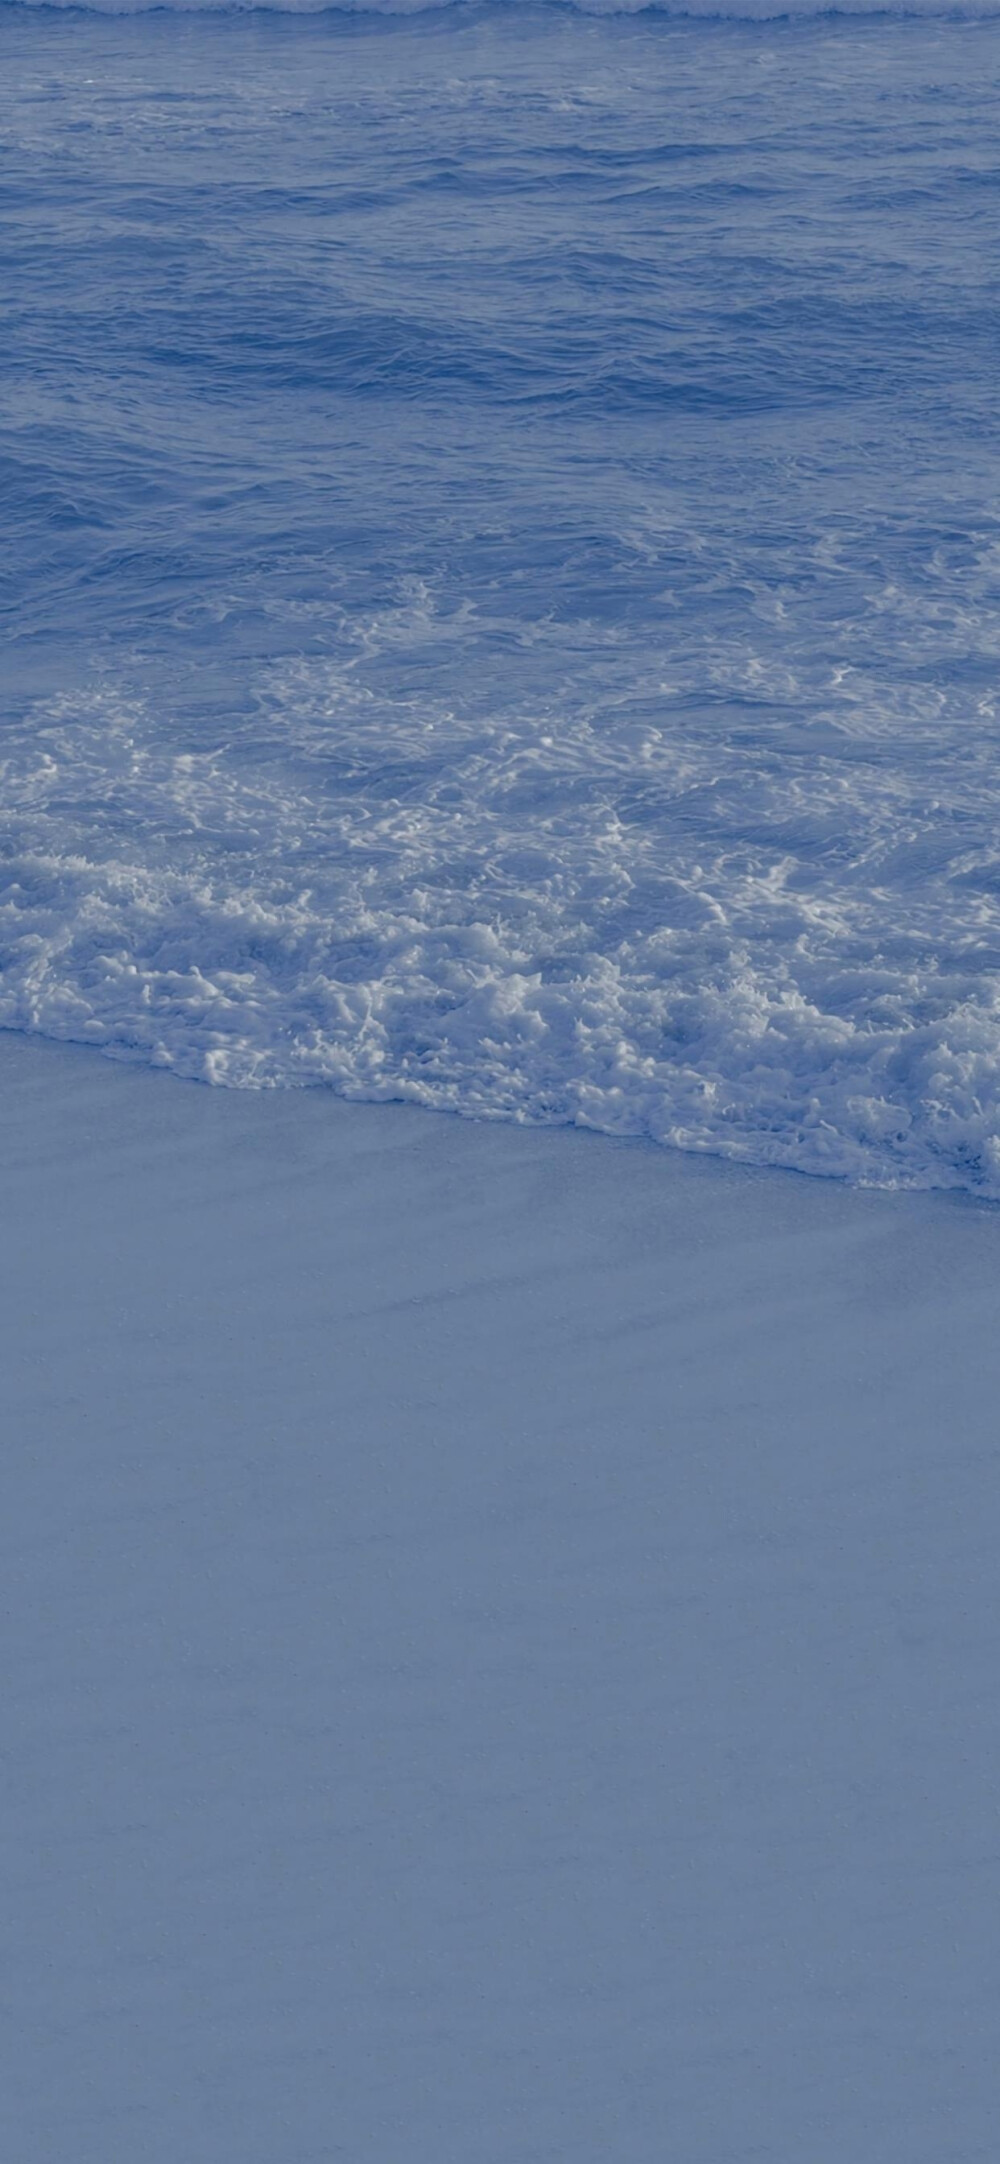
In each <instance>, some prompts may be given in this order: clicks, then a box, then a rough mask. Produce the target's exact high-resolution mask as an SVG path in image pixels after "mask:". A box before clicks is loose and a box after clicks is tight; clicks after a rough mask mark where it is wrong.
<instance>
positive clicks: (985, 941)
mask: <svg viewBox="0 0 1000 2164" xmlns="http://www.w3.org/2000/svg"><path fill="white" fill-rule="evenodd" d="M998 53H1000V44H998V38H997V24H996V22H995V21H993V22H989V21H986V22H976V21H973V20H968V21H962V20H958V19H950V20H944V19H942V20H935V19H934V18H925V19H920V18H912V17H911V18H906V17H903V18H900V19H895V20H892V19H879V18H877V17H871V18H862V17H855V18H853V19H839V20H838V19H836V18H832V17H813V18H808V17H806V18H802V19H799V20H794V21H788V20H785V21H773V22H757V21H748V20H743V21H739V20H729V21H701V22H698V21H682V20H673V19H671V18H670V17H669V16H667V15H663V14H656V13H652V12H650V13H637V14H636V13H632V14H630V13H627V12H626V13H625V14H619V15H613V14H612V15H601V14H594V15H592V14H587V13H586V12H579V11H576V12H574V11H573V10H571V9H561V8H557V7H554V6H553V7H549V8H547V9H546V8H542V9H537V10H536V9H533V8H530V7H524V6H519V5H516V4H513V5H505V6H503V7H493V8H492V9H485V10H484V9H478V10H470V9H467V8H466V7H464V6H462V5H452V6H451V7H448V8H444V9H441V10H431V11H429V12H425V13H416V14H414V13H405V12H404V13H403V14H402V15H400V16H396V17H386V16H383V15H379V14H377V13H368V14H365V13H362V14H356V15H350V14H336V13H329V14H323V15H308V14H305V15H303V14H284V15H283V14H267V13H258V14H252V13H251V14H247V13H244V14H228V13H224V12H215V13H208V14H204V15H194V14H186V13H183V12H177V11H170V12H159V13H156V14H147V15H142V14H139V15H131V16H118V17H116V18H109V17H107V16H102V15H100V14H87V13H60V12H57V11H53V10H49V9H44V8H42V9H38V8H33V7H28V8H11V7H0V61H2V65H0V121H2V137H3V155H4V161H5V168H6V192H7V207H8V218H9V223H8V226H7V232H6V240H5V250H6V263H5V268H4V274H3V290H4V294H5V297H6V302H7V320H6V327H5V333H4V339H3V349H2V374H3V386H2V398H3V405H2V422H3V433H2V452H3V505H4V512H3V549H4V558H5V564H4V570H5V579H4V589H3V598H4V607H5V621H6V628H7V633H8V642H7V648H6V652H7V660H6V665H5V676H4V690H3V717H2V733H0V752H2V805H0V966H2V976H0V1022H2V1023H4V1024H6V1025H7V1026H10V1027H14V1028H19V1029H31V1030H37V1031H41V1032H43V1033H45V1034H47V1035H49V1036H53V1037H69V1038H78V1039H82V1040H90V1041H93V1042H94V1043H95V1044H97V1045H101V1046H103V1047H105V1048H106V1049H108V1050H110V1051H113V1052H116V1053H117V1054H119V1055H125V1056H133V1057H141V1058H148V1059H151V1060H154V1061H157V1062H159V1063H161V1064H167V1065H171V1066H174V1067H175V1068H176V1069H177V1070H178V1071H179V1072H181V1073H183V1074H186V1075H194V1076H202V1077H206V1078H208V1079H211V1080H214V1081H218V1082H228V1083H239V1084H259V1083H270V1084H287V1083H292V1082H306V1081H309V1082H319V1081H325V1082H329V1083H332V1084H333V1085H334V1086H335V1087H336V1088H337V1089H339V1090H341V1091H342V1092H344V1093H346V1094H348V1095H353V1096H364V1097H409V1098H413V1099H419V1100H423V1101H425V1102H427V1103H430V1104H436V1105H444V1106H453V1107H454V1108H456V1109H458V1110H460V1111H463V1112H466V1113H475V1114H480V1115H506V1116H514V1117H517V1118H524V1119H531V1120H575V1121H580V1122H584V1123H588V1124H590V1125H593V1126H595V1127H600V1128H605V1129H609V1130H612V1131H615V1132H619V1133H630V1134H635V1133H644V1134H649V1135H653V1136H655V1137H657V1138H659V1139H662V1140H664V1141H667V1142H673V1143H678V1144H681V1145H683V1146H685V1147H688V1148H699V1149H708V1150H714V1151H721V1152H724V1153H726V1154H728V1155H731V1156H737V1157H742V1158H745V1159H748V1160H751V1161H756V1162H771V1163H780V1164H785V1165H792V1166H798V1167H800V1168H802V1169H805V1170H809V1171H815V1172H830V1173H837V1174H842V1175H847V1176H848V1177H851V1178H859V1179H874V1180H881V1181H888V1182H903V1183H911V1184H914V1183H915V1184H945V1185H949V1184H971V1185H976V1186H979V1187H980V1188H982V1189H984V1190H985V1191H987V1192H992V1193H994V1194H997V1193H1000V1066H998V1053H1000V974H998V971H1000V907H998V895H1000V845H998V808H1000V778H998V766H997V683H998V659H1000V613H998V602H1000V492H998V464H997V421H996V403H997V401H996V381H997V279H998V265H1000V251H998V239H1000V231H998V226H1000V221H998V179H997V167H998V150H997V143H998V121H1000V99H998V94H997V75H998Z"/></svg>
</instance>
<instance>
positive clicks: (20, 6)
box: [0, 0, 1000, 25]
mask: <svg viewBox="0 0 1000 2164" xmlns="http://www.w3.org/2000/svg"><path fill="white" fill-rule="evenodd" d="M519 12H520V13H524V14H536V15H537V14H538V13H540V12H545V13H549V14H570V15H572V14H576V15H583V16H587V17H591V18H595V17H597V18H608V19H613V18H629V17H638V16H643V17H653V18H655V17H660V18H662V19H663V20H665V21H668V22H669V21H672V22H705V23H713V22H716V23H771V24H775V25H777V24H780V23H783V22H806V21H817V22H818V21H822V20H825V19H829V20H831V21H836V20H839V19H842V18H850V19H863V18H867V19H870V20H872V21H885V20H889V21H892V20H899V21H939V22H990V21H994V20H995V19H996V18H997V16H998V15H1000V0H964V4H963V0H832V4H831V0H0V13H11V14H14V13H23V14H49V13H53V14H78V15H111V16H133V15H163V14H166V15H206V16H240V15H302V16H323V15H329V16H378V17H381V18H383V19H386V20H390V19H393V18H396V19H399V20H406V21H411V20H412V19H413V18H414V17H417V16H431V15H441V14H445V13H447V14H454V15H459V14H461V15H483V14H493V15H500V14H515V13H519Z"/></svg>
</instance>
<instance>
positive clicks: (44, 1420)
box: [0, 1036, 1000, 2164]
mask: <svg viewBox="0 0 1000 2164" xmlns="http://www.w3.org/2000/svg"><path fill="white" fill-rule="evenodd" d="M0 1093H2V1099H3V1104H4V1121H3V1129H2V1145H0V1149H2V1157H0V1180H2V1202H0V1269H2V1300H0V1331H2V1351H0V1372H2V1375H3V1401H4V1423H3V1425H4V1451H3V1460H2V1463H3V1509H2V1514H0V1526H2V1539H3V1582H4V1614H5V1639H4V1643H5V1659H4V1681H3V1735H4V1743H5V1760H6V1768H7V1771H6V1777H5V1784H4V1801H3V1806H2V1822H3V1825H2V1831H3V1848H4V1852H5V1855H6V1856H7V1857H8V1859H11V1860H12V1864H13V1869H12V1871H11V1873H10V1875H9V1876H8V1879H7V1892H6V1909H7V1930H6V1938H5V1947H6V1959H5V1998H6V2005H7V2012H6V2019H5V2023H4V2025H3V2036H4V2042H3V2059H4V2066H3V2077H2V2081H0V2097H2V2103H0V2126H5V2128H6V2132H5V2134H4V2137H3V2148H4V2153H5V2154H7V2155H8V2156H11V2157H14V2156H16V2157H17V2158H18V2159H19V2160H23V2164H29V2160H30V2164H65V2160H66V2159H67V2158H69V2157H72V2159H73V2164H137V2160H138V2159H142V2160H144V2164H178V2159H183V2164H210V2160H211V2164H218V2160H219V2159H220V2158H222V2157H227V2158H232V2159H238V2160H239V2164H277V2160H278V2159H281V2164H305V2160H306V2159H309V2160H313V2159H316V2160H318V2159H324V2160H326V2159H330V2158H334V2157H337V2158H340V2157H343V2158H345V2159H351V2160H352V2164H424V2160H426V2164H508V2160H513V2159H515V2158H516V2159H518V2160H519V2164H522V2160H523V2164H527V2160H529V2159H530V2160H532V2164H534V2160H539V2164H540V2160H542V2159H545V2160H550V2159H551V2160H556V2159H560V2160H562V2159H566V2160H569V2159H572V2160H573V2164H591V2160H592V2164H606V2160H609V2159H611V2158H616V2159H618V2158H620V2159H626V2158H627V2159H628V2160H629V2164H638V2160H642V2164H654V2160H656V2164H661V2160H663V2159H665V2158H670V2159H677V2160H678V2164H722V2160H727V2164H728V2160H733V2164H735V2160H737V2159H739V2160H740V2164H744V2160H746V2164H749V2160H750V2159H751V2158H754V2159H756V2158H761V2159H764V2158H766V2159H767V2160H768V2164H803V2160H804V2159H806V2158H808V2159H809V2160H810V2164H843V2160H844V2159H845V2158H858V2159H861V2158H863V2159H865V2160H866V2164H875V2160H879V2164H889V2160H892V2164H917V2160H918V2159H919V2160H923V2159H926V2160H927V2164H930V2160H932V2159H933V2160H935V2164H938V2160H942V2159H944V2158H945V2157H947V2158H954V2159H956V2160H957V2159H961V2160H962V2164H972V2160H973V2159H974V2158H975V2159H978V2158H982V2159H984V2160H985V2159H986V2158H987V2157H988V2156H990V2155H991V2154H992V2145H993V2141H994V2138H995V2137H994V2124H993V2114H992V2107H991V2102H990V2092H991V2086H992V2081H991V2075H990V2072H989V2068H990V2057H991V2053H992V2038H993V2028H994V2018H993V2009H994V2003H995V1994H996V1943H995V1931H994V1928H993V1922H992V1909H991V1887H992V1885H993V1882H994V1877H995V1857H996V1796H997V1771H998V1757H997V1708H996V1641H997V1615H996V1545H997V1519H998V1502H997V1413H996V1407H997V1402H998V1386H1000V1333H998V1331H997V1326H996V1325H997V1299H998V1294H997V1287H998V1282H1000V1215H998V1214H997V1213H996V1212H995V1211H991V1210H989V1209H985V1208H980V1207H978V1206H977V1205H976V1204H975V1203H974V1202H972V1201H970V1200H969V1198H968V1197H957V1198H952V1197H948V1196H942V1195H940V1194H938V1195H909V1196H906V1195H889V1194H879V1193H866V1192H851V1191H848V1190H846V1189H843V1188H841V1187H839V1186H838V1185H836V1184H834V1183H831V1182H822V1181H816V1180H808V1179H804V1178H801V1177H798V1176H796V1175H786V1174H776V1173H753V1172H742V1171H739V1170H736V1169H733V1168H732V1167H727V1166H725V1165H722V1164H720V1163H717V1162H713V1161H708V1160H697V1159H692V1158H685V1157H682V1156H680V1155H677V1154H672V1153H670V1152H667V1151H657V1150H656V1149H655V1148H652V1147H646V1146H643V1145H626V1144H621V1145H618V1144H615V1143H612V1142H609V1141H607V1140H605V1139H602V1138H598V1137H590V1136H587V1135H584V1134H580V1133H573V1132H569V1131H565V1130H556V1131H538V1130H522V1129H518V1128H516V1127H509V1126H499V1125H497V1126H490V1125H474V1124H471V1123H464V1122H462V1121H460V1120H457V1119H450V1118H447V1117H443V1116H439V1115H435V1114H431V1113H424V1112H419V1111H411V1110H408V1109H404V1108H397V1107H393V1106H378V1107H369V1106H362V1105H352V1104H345V1103H342V1102H338V1101H337V1100H335V1099H334V1098H333V1097H332V1096H330V1095H328V1094H327V1093H325V1092H323V1091H319V1090H317V1091H302V1092H275V1093H260V1094H255V1093H249V1092H248V1093H240V1092H224V1091H212V1090H209V1089H206V1088H202V1087H199V1086H197V1085H189V1084H182V1083H178V1082H176V1081H174V1080H173V1079H172V1078H170V1077H167V1076H162V1075H157V1074H155V1073H152V1072H149V1071H146V1070H142V1069H139V1068H134V1067H129V1066H125V1065H115V1064H113V1063H111V1062H108V1061H105V1060H102V1059H101V1058H99V1057H97V1056H95V1055H93V1054H90V1053H87V1052H86V1051H78V1050H75V1049H72V1048H67V1047H59V1046H54V1045H51V1044H45V1045H40V1044H37V1043H32V1042H30V1041H27V1040H24V1039H20V1038H17V1037H14V1036H5V1037H2V1038H0Z"/></svg>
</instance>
